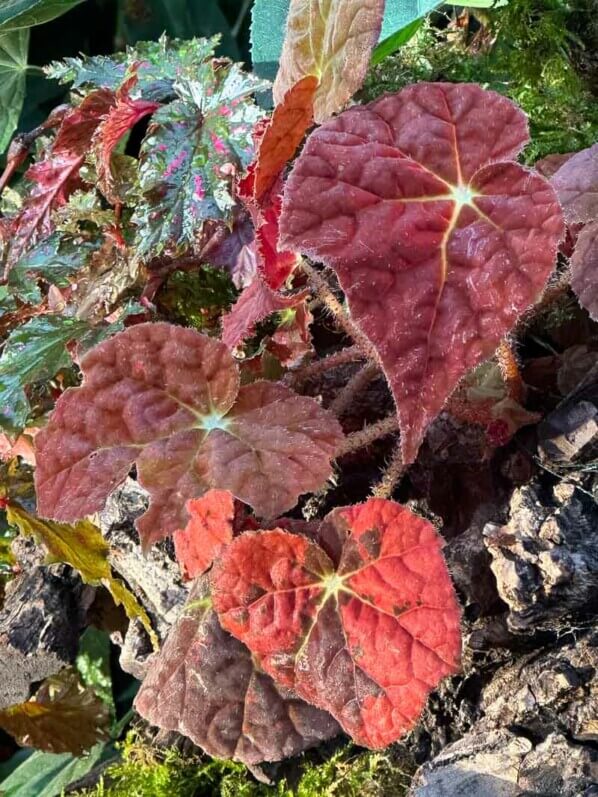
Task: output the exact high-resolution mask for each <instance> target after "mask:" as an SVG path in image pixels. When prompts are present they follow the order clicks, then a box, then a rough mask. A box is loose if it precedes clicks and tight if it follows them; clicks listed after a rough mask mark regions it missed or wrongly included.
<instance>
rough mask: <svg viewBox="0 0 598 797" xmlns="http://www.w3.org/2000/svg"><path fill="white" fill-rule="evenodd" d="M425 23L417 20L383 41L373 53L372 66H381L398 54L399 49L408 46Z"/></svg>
mask: <svg viewBox="0 0 598 797" xmlns="http://www.w3.org/2000/svg"><path fill="white" fill-rule="evenodd" d="M423 22H424V21H423V19H415V20H414V21H413V22H410V23H409V25H406V26H405V27H404V28H401V29H400V30H398V31H397V32H396V33H393V34H392V36H389V37H388V38H387V39H384V40H383V41H381V42H380V44H379V45H378V46H377V47H376V48H375V50H374V52H373V53H372V59H371V63H372V66H376V64H379V63H380V62H381V61H383V60H384V59H385V58H386V57H387V56H389V55H392V54H393V53H394V52H396V51H397V50H398V49H399V47H402V46H403V45H404V44H407V42H408V41H409V40H410V39H412V38H413V37H414V36H415V34H416V33H417V31H418V30H419V29H420V28H421V26H422V25H423Z"/></svg>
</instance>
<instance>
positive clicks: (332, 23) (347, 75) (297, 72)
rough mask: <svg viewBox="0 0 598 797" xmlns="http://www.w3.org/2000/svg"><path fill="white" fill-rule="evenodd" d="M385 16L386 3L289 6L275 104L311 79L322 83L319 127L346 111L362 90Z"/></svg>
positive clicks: (348, 0) (332, 0) (346, 0)
mask: <svg viewBox="0 0 598 797" xmlns="http://www.w3.org/2000/svg"><path fill="white" fill-rule="evenodd" d="M383 14H384V0H328V2H326V3H322V2H321V0H291V5H290V8H289V14H288V17H287V28H286V37H285V42H284V45H283V49H282V55H281V58H280V69H279V71H278V75H277V76H276V81H275V83H274V99H275V101H276V104H277V105H279V104H281V103H282V102H283V100H284V97H285V94H286V93H287V92H288V91H289V90H290V89H291V88H292V87H293V86H294V85H295V84H296V83H297V82H298V81H299V80H301V79H302V78H304V77H306V76H307V75H313V76H315V77H316V78H317V79H318V82H319V86H318V88H317V90H316V92H315V96H314V118H315V120H316V122H323V121H324V120H326V119H328V118H329V117H330V116H332V114H334V113H336V112H338V111H340V110H342V108H343V107H344V106H345V104H346V103H347V101H348V100H349V99H350V98H351V97H352V96H353V94H354V93H355V92H356V91H357V89H359V88H361V84H362V83H363V80H364V78H365V75H366V72H367V68H368V66H369V63H370V56H371V53H372V50H373V48H374V46H375V45H376V42H377V41H378V37H379V35H380V30H381V27H382V17H383Z"/></svg>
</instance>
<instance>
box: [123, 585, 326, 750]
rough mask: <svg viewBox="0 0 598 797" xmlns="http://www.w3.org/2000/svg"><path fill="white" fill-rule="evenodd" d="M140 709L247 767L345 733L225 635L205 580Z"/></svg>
mask: <svg viewBox="0 0 598 797" xmlns="http://www.w3.org/2000/svg"><path fill="white" fill-rule="evenodd" d="M135 708H136V709H137V711H138V712H139V713H140V714H141V715H142V716H143V717H145V719H146V720H147V721H148V722H151V723H152V725H157V726H158V727H160V728H163V729H165V730H172V731H178V732H179V733H182V734H184V735H185V736H188V737H189V738H190V739H191V740H192V741H193V742H194V743H195V744H197V745H199V746H200V747H202V748H203V749H204V750H205V751H206V752H207V753H209V754H210V755H212V756H216V757H218V758H235V759H237V760H238V761H244V762H245V763H247V764H258V763H260V762H262V761H278V760H280V759H282V758H287V757H288V756H293V755H297V754H298V753H300V752H301V751H302V750H306V749H307V748H309V747H313V746H314V745H317V744H319V743H320V742H321V741H323V740H325V739H329V738H331V737H333V736H336V735H337V733H338V732H339V730H340V729H339V727H338V725H337V724H336V722H335V721H334V720H333V719H332V717H331V716H330V715H328V714H326V713H325V712H323V711H319V710H318V709H316V708H314V707H313V706H309V705H307V704H306V703H304V702H303V701H302V700H299V699H298V698H297V697H296V696H295V695H293V694H292V693H291V692H289V690H288V689H284V688H281V687H279V686H276V684H275V683H274V682H273V681H272V679H271V678H270V677H269V676H268V675H266V674H265V673H263V672H261V671H260V670H259V669H258V668H257V667H256V665H255V663H254V661H253V658H252V656H251V654H250V652H249V651H248V650H247V648H246V647H245V646H244V645H242V644H241V643H240V642H238V641H237V640H236V639H234V638H233V637H232V636H230V634H227V633H226V631H223V630H222V628H221V626H220V623H219V622H218V617H217V615H216V613H215V612H214V610H213V609H212V606H211V601H210V598H209V595H208V583H207V581H206V579H205V578H203V579H202V578H200V579H198V580H197V582H196V584H195V585H194V588H193V592H192V594H191V597H190V599H189V602H188V604H187V606H186V607H185V609H184V610H183V613H182V615H181V617H180V618H179V619H178V620H177V622H176V624H175V625H174V626H173V628H172V629H171V631H170V633H169V635H168V638H167V640H166V642H165V644H164V646H163V648H162V650H161V651H160V654H159V656H158V657H157V658H155V659H154V660H153V661H152V666H151V667H150V670H149V674H148V676H147V678H146V679H145V681H144V682H143V685H142V687H141V689H140V691H139V694H138V695H137V698H136V700H135Z"/></svg>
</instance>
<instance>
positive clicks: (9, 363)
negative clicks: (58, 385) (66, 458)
mask: <svg viewBox="0 0 598 797" xmlns="http://www.w3.org/2000/svg"><path fill="white" fill-rule="evenodd" d="M88 330H89V326H88V324H87V323H86V322H83V321H77V320H75V319H72V318H64V317H62V316H56V315H46V316H38V317H37V318H33V319H31V320H30V321H28V322H27V323H26V324H23V326H21V327H18V328H17V329H15V330H14V331H13V332H11V334H10V336H9V337H8V340H7V341H6V343H5V345H4V350H3V352H2V356H1V357H0V426H2V427H3V428H4V429H7V430H8V431H10V432H13V433H17V432H20V431H21V430H22V429H23V428H24V426H25V423H26V421H27V416H28V415H29V410H30V406H29V401H28V400H27V396H26V395H25V387H26V386H27V385H30V384H32V383H33V382H37V381H40V380H42V379H51V378H52V377H53V376H54V375H55V374H56V373H57V371H59V370H60V369H61V368H65V367H67V366H69V365H70V364H71V358H70V356H69V354H68V352H67V351H66V348H65V346H66V344H67V343H68V342H69V341H70V340H73V339H77V338H79V337H80V336H81V335H83V334H84V333H85V332H87V331H88Z"/></svg>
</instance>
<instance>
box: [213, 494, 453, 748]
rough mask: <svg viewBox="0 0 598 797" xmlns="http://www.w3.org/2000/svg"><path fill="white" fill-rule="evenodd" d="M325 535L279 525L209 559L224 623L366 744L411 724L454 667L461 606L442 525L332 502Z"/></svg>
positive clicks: (400, 510)
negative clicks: (212, 561) (439, 529)
mask: <svg viewBox="0 0 598 797" xmlns="http://www.w3.org/2000/svg"><path fill="white" fill-rule="evenodd" d="M319 541H320V545H318V544H316V543H315V542H312V541H310V540H309V539H308V538H307V537H303V536H300V535H298V534H289V533H288V532H285V531H281V530H280V529H277V530H274V531H259V532H249V533H246V534H243V535H241V536H240V537H238V538H237V539H236V540H234V541H233V542H232V543H231V544H230V545H229V547H228V548H227V549H226V550H225V551H224V553H223V555H222V558H221V560H220V561H219V562H217V563H216V564H215V566H214V569H213V570H212V595H213V602H214V608H215V609H216V611H217V613H218V615H219V617H220V622H221V623H222V626H223V628H225V629H226V630H228V631H230V633H232V634H233V635H234V636H235V637H237V638H238V639H239V640H241V641H242V642H244V643H245V644H246V645H247V646H248V648H249V649H250V650H251V652H252V653H253V654H254V655H255V656H256V657H257V660H258V662H259V663H260V665H261V666H262V667H263V669H264V670H265V671H266V672H267V673H269V674H270V675H271V676H272V677H273V678H274V680H275V681H276V682H277V683H278V684H280V685H281V686H284V687H288V688H292V689H293V690H294V691H296V692H297V694H298V695H299V696H300V697H302V698H303V699H305V700H307V701H309V702H311V703H313V704H314V705H317V706H319V707H320V708H322V709H325V710H327V711H329V712H330V713H331V714H332V715H333V716H334V717H335V718H336V719H337V720H338V722H339V723H340V724H341V726H342V727H343V728H344V730H345V731H346V732H347V733H349V734H350V735H351V736H352V737H353V739H355V741H356V742H357V743H358V744H362V745H364V746H366V747H373V748H379V747H385V746H386V745H388V744H390V743H391V742H394V741H396V740H397V739H398V738H400V736H402V735H403V734H404V733H405V732H407V731H408V730H410V729H411V728H412V727H413V725H414V724H415V722H416V721H417V719H418V717H419V715H420V713H421V711H422V709H423V707H424V705H425V702H426V699H427V696H428V693H429V692H430V691H431V690H432V689H434V688H435V687H436V686H437V685H438V683H439V681H440V680H441V679H442V678H444V677H445V676H447V675H450V674H451V673H454V672H456V671H457V669H458V667H459V657H460V650H461V640H460V630H459V618H460V612H459V607H458V604H457V600H456V598H455V594H454V591H453V587H452V584H451V579H450V576H449V573H448V570H447V568H446V565H445V563H444V560H443V557H442V554H441V551H440V549H441V545H442V542H441V538H440V537H439V536H438V534H437V532H436V531H435V529H434V527H433V526H432V525H431V524H430V523H429V522H427V521H426V520H423V519H422V518H420V517H417V516H416V515H414V514H413V513H412V512H410V511H409V510H408V509H406V508H405V507H402V506H400V505H399V504H395V503H393V502H392V501H384V500H381V499H371V500H369V501H367V502H366V503H365V504H362V505H359V506H353V507H345V508H342V509H336V510H334V511H333V512H332V513H331V514H330V515H328V517H327V518H326V519H325V520H324V521H323V523H322V526H321V528H320V532H319Z"/></svg>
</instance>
